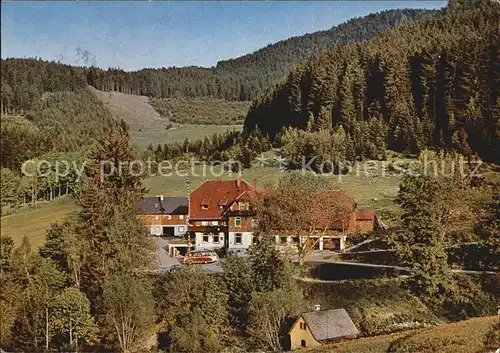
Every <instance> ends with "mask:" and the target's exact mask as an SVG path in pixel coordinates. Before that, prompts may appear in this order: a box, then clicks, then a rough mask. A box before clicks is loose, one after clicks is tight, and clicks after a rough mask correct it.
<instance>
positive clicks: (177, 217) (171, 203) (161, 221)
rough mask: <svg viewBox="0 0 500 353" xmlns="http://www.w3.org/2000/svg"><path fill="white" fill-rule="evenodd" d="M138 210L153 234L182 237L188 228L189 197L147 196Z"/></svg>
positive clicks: (140, 203)
mask: <svg viewBox="0 0 500 353" xmlns="http://www.w3.org/2000/svg"><path fill="white" fill-rule="evenodd" d="M138 210H139V218H141V219H143V220H144V222H145V223H146V224H147V225H148V226H149V227H150V234H152V235H156V236H175V237H182V236H184V235H185V234H186V232H187V230H188V222H187V216H188V199H187V197H164V196H163V195H158V196H155V197H145V198H143V199H142V200H141V201H140V202H139V205H138Z"/></svg>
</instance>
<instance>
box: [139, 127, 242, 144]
mask: <svg viewBox="0 0 500 353" xmlns="http://www.w3.org/2000/svg"><path fill="white" fill-rule="evenodd" d="M227 130H236V131H241V130H243V125H174V126H173V128H171V129H168V130H166V129H165V127H164V126H163V125H161V124H160V125H159V126H158V127H157V128H156V129H154V128H151V127H147V128H146V127H145V128H142V129H140V130H131V131H130V137H131V138H132V143H133V144H134V145H135V146H137V148H139V149H141V150H144V149H146V147H147V146H148V145H149V144H150V143H152V144H153V146H156V145H157V144H160V143H161V144H164V143H169V142H182V141H184V140H185V139H186V138H188V139H189V140H197V139H203V138H204V137H205V136H211V135H213V134H221V133H224V132H226V131H227Z"/></svg>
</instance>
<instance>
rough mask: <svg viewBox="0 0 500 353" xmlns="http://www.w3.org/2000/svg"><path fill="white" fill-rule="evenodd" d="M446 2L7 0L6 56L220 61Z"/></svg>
mask: <svg viewBox="0 0 500 353" xmlns="http://www.w3.org/2000/svg"><path fill="white" fill-rule="evenodd" d="M445 5H446V1H318V2H316V1H315V2H312V1H295V2H288V1H287V2H285V1H280V2H272V1H266V2H264V1H263V2H260V1H249V2H244V1H235V2H156V1H148V2H100V1H99V2H97V1H96V2H83V1H82V2H81V1H72V2H32V1H29V2H2V40H1V53H2V58H7V57H41V58H42V59H46V60H60V61H62V62H65V63H68V64H82V65H83V64H94V65H97V66H99V67H103V68H108V67H120V68H122V69H125V70H137V69H141V68H144V67H169V66H189V65H198V66H205V67H209V66H213V65H215V64H216V63H217V61H219V60H224V59H228V58H234V57H237V56H241V55H243V54H247V53H251V52H253V51H255V50H258V49H260V48H262V47H264V46H266V45H268V44H271V43H275V42H277V41H280V40H283V39H286V38H289V37H292V36H298V35H302V34H305V33H310V32H314V31H318V30H323V29H328V28H330V27H332V26H334V25H337V24H340V23H342V22H345V21H346V20H348V19H350V18H352V17H359V16H364V15H367V14H369V13H373V12H378V11H382V10H385V9H392V8H441V7H443V6H445Z"/></svg>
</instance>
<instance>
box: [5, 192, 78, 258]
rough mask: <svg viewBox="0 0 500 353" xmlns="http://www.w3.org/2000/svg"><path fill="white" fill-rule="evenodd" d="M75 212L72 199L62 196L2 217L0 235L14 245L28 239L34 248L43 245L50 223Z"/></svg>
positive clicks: (75, 207) (75, 208)
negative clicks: (11, 240) (6, 237)
mask: <svg viewBox="0 0 500 353" xmlns="http://www.w3.org/2000/svg"><path fill="white" fill-rule="evenodd" d="M76 210H77V206H76V204H75V202H74V200H73V197H72V196H62V197H60V198H57V199H55V200H54V201H52V202H49V203H46V204H43V205H40V206H39V207H36V208H26V209H23V210H21V211H20V212H18V213H16V214H12V215H8V216H4V217H2V218H1V223H2V234H6V235H10V236H11V237H12V238H13V239H14V242H15V243H16V244H19V243H20V242H21V240H22V239H23V237H28V239H29V241H30V243H31V245H32V246H33V247H34V248H36V247H39V246H40V245H42V244H43V242H44V240H45V232H46V230H47V229H48V228H49V226H50V224H51V223H53V222H56V221H59V220H62V219H63V218H64V217H66V216H67V215H69V214H71V213H72V212H75V211H76Z"/></svg>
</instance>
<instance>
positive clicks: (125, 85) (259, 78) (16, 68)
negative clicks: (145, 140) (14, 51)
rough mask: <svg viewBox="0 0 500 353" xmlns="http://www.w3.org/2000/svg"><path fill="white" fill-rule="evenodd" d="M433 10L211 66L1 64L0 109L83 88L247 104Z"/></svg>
mask: <svg viewBox="0 0 500 353" xmlns="http://www.w3.org/2000/svg"><path fill="white" fill-rule="evenodd" d="M433 13H435V11H431V10H412V9H405V10H389V11H383V12H381V13H378V14H372V15H369V16H366V17H363V18H357V19H352V20H350V21H348V22H346V23H344V24H341V25H339V26H336V27H332V28H331V29H329V30H326V31H319V32H314V33H312V34H307V35H304V36H300V37H294V38H290V39H288V40H284V41H281V42H278V43H276V44H271V45H269V46H267V47H265V48H263V49H260V50H258V51H256V52H254V53H252V54H248V55H245V56H242V57H239V58H236V59H231V60H226V61H220V62H218V63H217V65H216V66H215V67H211V68H203V67H195V66H192V67H181V68H177V67H171V68H161V69H142V70H139V71H135V72H126V71H124V70H121V69H116V68H115V69H113V68H111V69H108V70H102V69H99V68H95V67H90V68H88V67H74V66H70V65H64V64H61V63H56V62H47V61H43V60H36V59H6V60H2V111H3V112H12V111H13V110H18V109H22V110H26V109H28V108H30V107H31V105H32V104H33V102H34V100H35V99H36V98H37V97H39V96H41V94H42V93H43V92H53V91H62V90H75V89H77V88H81V87H83V86H84V85H86V84H89V85H91V86H93V87H95V88H97V89H99V90H102V91H117V92H122V93H130V94H138V95H145V96H149V97H156V98H171V97H174V98H175V97H186V98H194V97H204V96H211V97H215V98H219V99H226V100H237V101H249V100H252V99H254V98H256V97H258V96H259V94H260V93H262V92H263V91H265V90H266V89H268V88H269V87H270V86H271V85H273V84H274V83H276V81H277V80H279V79H281V78H282V77H284V76H285V75H286V74H287V73H288V72H289V71H290V69H291V68H292V67H293V66H295V65H296V64H298V63H299V62H301V61H303V60H306V59H308V58H310V57H311V56H312V55H316V54H319V53H321V52H322V51H323V50H325V49H326V48H327V47H328V46H329V45H331V44H333V43H353V42H358V41H362V40H365V39H368V38H371V37H373V36H374V35H376V34H377V33H379V32H381V31H384V30H387V29H390V28H393V27H396V26H398V25H400V24H403V23H405V22H408V21H411V20H415V19H419V18H421V17H424V16H426V15H429V14H433Z"/></svg>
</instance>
